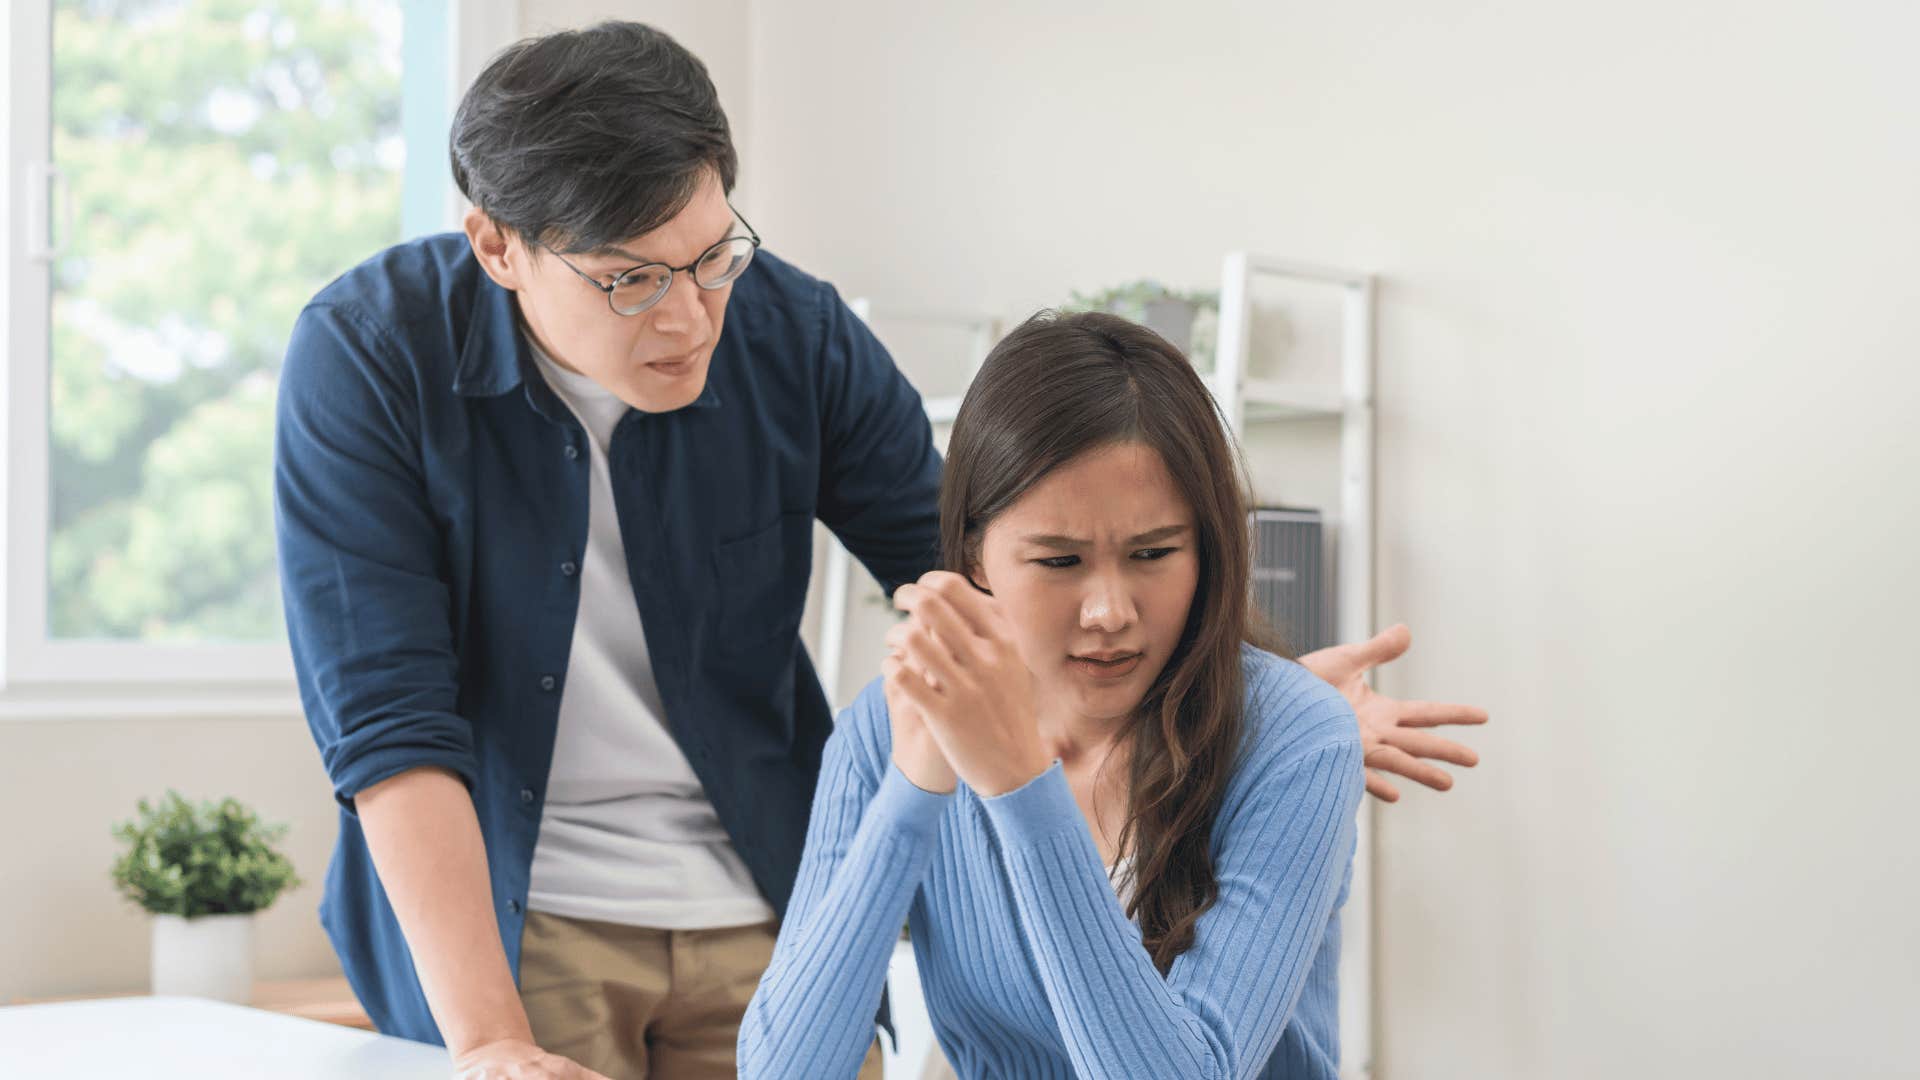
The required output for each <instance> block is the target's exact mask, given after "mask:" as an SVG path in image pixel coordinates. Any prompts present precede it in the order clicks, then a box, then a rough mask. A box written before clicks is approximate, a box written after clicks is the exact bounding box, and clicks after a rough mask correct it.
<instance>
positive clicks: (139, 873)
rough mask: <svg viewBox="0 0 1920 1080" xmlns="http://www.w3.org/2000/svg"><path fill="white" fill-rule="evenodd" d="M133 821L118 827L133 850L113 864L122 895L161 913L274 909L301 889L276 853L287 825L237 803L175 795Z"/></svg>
mask: <svg viewBox="0 0 1920 1080" xmlns="http://www.w3.org/2000/svg"><path fill="white" fill-rule="evenodd" d="M139 809H140V814H139V817H138V818H136V819H135V820H133V821H125V822H121V823H120V824H118V825H115V826H114V827H113V835H114V836H115V837H116V838H118V839H119V840H121V841H123V842H124V843H125V844H126V845H127V850H126V851H125V852H123V853H122V854H121V856H120V858H119V859H118V860H116V861H115V862H114V864H113V883H114V884H115V885H116V886H118V887H119V889H120V892H121V895H123V896H125V897H126V898H127V899H129V900H132V901H133V902H134V903H136V904H139V905H140V906H141V907H143V908H145V909H147V910H148V911H150V912H153V913H154V914H156V915H184V916H186V917H187V918H194V917H196V916H200V915H238V914H245V913H246V912H250V911H259V910H261V909H263V908H265V907H266V906H267V905H269V904H271V903H273V901H274V898H276V897H278V896H279V895H280V892H281V890H283V889H290V888H293V887H294V886H297V885H299V884H300V879H299V878H298V877H296V876H294V872H293V864H292V863H290V862H288V861H287V857H286V856H285V855H282V854H280V853H279V852H278V851H275V850H274V849H273V846H272V845H273V843H274V842H275V841H277V840H279V839H280V838H281V837H283V836H285V835H286V831H287V827H286V826H285V825H263V824H261V823H260V819H259V818H258V816H256V815H255V814H254V812H253V811H252V810H251V809H249V808H248V807H246V806H244V805H242V804H241V803H240V802H238V801H237V800H234V799H231V798H228V799H222V800H220V802H219V803H217V804H216V803H210V802H203V803H200V804H199V805H198V806H195V805H194V804H192V803H189V802H188V801H187V800H185V799H183V798H181V797H180V794H179V793H178V792H175V791H172V790H169V791H168V792H167V797H166V798H165V799H163V800H161V802H160V804H159V805H158V806H153V805H150V804H149V803H148V802H147V800H145V799H141V800H140V802H139Z"/></svg>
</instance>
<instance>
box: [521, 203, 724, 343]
mask: <svg viewBox="0 0 1920 1080" xmlns="http://www.w3.org/2000/svg"><path fill="white" fill-rule="evenodd" d="M727 208H728V209H729V210H732V209H733V206H732V204H728V207H727ZM733 216H734V217H737V218H740V224H742V225H746V226H747V233H748V235H746V236H729V237H727V238H726V239H725V240H722V241H720V242H719V243H717V244H715V245H713V246H712V247H710V248H708V249H707V250H705V251H703V252H701V253H700V257H699V258H697V259H695V260H693V261H692V262H690V263H688V264H687V265H685V266H668V265H667V264H666V263H660V262H650V263H641V264H640V265H639V266H636V267H634V268H633V269H631V270H623V271H621V272H620V273H619V274H617V275H615V276H614V279H613V284H611V285H608V284H606V283H605V282H602V281H599V280H597V279H595V278H594V276H593V275H591V274H589V273H587V272H586V271H584V270H582V269H580V268H579V267H577V266H575V265H573V264H572V263H570V262H568V261H567V257H566V256H565V255H562V254H560V253H559V252H558V251H554V250H553V248H551V247H548V246H547V245H546V244H541V245H540V246H541V247H544V248H546V249H547V250H548V251H552V252H553V257H554V258H556V259H559V260H560V262H561V263H562V264H563V265H564V266H566V268H567V269H569V270H571V271H573V272H574V273H576V274H578V275H580V280H581V281H584V282H586V283H587V284H589V285H591V286H593V287H594V288H596V289H599V290H600V291H601V292H603V293H606V294H607V306H608V307H611V308H612V309H613V310H614V313H615V314H619V315H638V314H640V313H641V312H643V311H645V310H647V309H648V308H650V307H652V306H653V305H655V304H657V303H659V302H660V298H661V297H663V296H665V295H667V290H668V289H671V288H673V275H675V274H691V275H692V276H693V283H694V284H695V285H698V286H700V287H701V288H703V289H709V290H711V289H719V288H724V287H725V286H727V285H729V284H731V283H732V282H733V280H734V279H735V278H737V277H739V276H740V275H741V274H742V273H744V272H746V269H747V264H748V263H750V262H752V261H753V253H754V252H755V251H757V250H759V247H760V234H759V233H757V232H754V231H753V226H752V225H748V224H747V219H746V218H744V217H740V211H738V210H734V211H733Z"/></svg>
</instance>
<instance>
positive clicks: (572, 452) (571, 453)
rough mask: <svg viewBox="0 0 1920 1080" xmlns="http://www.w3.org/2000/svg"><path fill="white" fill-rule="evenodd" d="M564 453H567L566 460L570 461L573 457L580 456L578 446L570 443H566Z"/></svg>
mask: <svg viewBox="0 0 1920 1080" xmlns="http://www.w3.org/2000/svg"><path fill="white" fill-rule="evenodd" d="M566 453H567V460H568V461H572V460H574V459H575V458H578V457H579V456H580V448H579V447H577V446H575V445H573V444H572V443H568V444H567V450H566Z"/></svg>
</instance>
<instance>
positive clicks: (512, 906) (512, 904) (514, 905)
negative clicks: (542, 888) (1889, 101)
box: [507, 900, 520, 915]
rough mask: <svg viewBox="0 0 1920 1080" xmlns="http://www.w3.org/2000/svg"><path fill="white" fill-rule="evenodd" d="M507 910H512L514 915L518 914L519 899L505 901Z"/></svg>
mask: <svg viewBox="0 0 1920 1080" xmlns="http://www.w3.org/2000/svg"><path fill="white" fill-rule="evenodd" d="M507 910H508V911H511V912H513V913H514V914H515V915H518V914H520V901H518V900H509V901H507Z"/></svg>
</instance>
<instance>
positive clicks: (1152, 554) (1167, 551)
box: [1133, 547, 1180, 561]
mask: <svg viewBox="0 0 1920 1080" xmlns="http://www.w3.org/2000/svg"><path fill="white" fill-rule="evenodd" d="M1179 550H1180V549H1179V548H1170V547H1162V548H1142V549H1140V550H1139V551H1136V552H1134V553H1133V557H1134V558H1136V559H1146V560H1148V561H1152V560H1154V559H1164V558H1166V557H1167V556H1169V555H1171V554H1173V553H1174V552H1176V551H1179Z"/></svg>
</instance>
